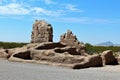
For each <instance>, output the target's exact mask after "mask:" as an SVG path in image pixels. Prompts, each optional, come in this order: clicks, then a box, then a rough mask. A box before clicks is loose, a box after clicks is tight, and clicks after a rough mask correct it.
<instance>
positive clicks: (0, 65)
mask: <svg viewBox="0 0 120 80" xmlns="http://www.w3.org/2000/svg"><path fill="white" fill-rule="evenodd" d="M0 80H120V66H107V67H103V68H88V69H82V70H73V69H68V68H63V67H55V66H50V65H41V64H30V63H18V62H9V61H7V60H2V59H0Z"/></svg>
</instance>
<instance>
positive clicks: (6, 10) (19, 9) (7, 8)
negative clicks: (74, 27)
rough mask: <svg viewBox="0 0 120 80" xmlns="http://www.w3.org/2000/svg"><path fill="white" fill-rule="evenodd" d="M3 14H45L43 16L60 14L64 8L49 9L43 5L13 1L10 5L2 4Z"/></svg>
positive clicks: (0, 11)
mask: <svg viewBox="0 0 120 80" xmlns="http://www.w3.org/2000/svg"><path fill="white" fill-rule="evenodd" d="M0 14H1V15H29V14H30V15H43V16H55V17H56V16H60V15H62V10H56V11H54V10H47V9H44V8H41V7H30V6H29V7H28V6H27V7H26V6H23V5H22V4H18V3H11V4H8V5H4V6H0Z"/></svg>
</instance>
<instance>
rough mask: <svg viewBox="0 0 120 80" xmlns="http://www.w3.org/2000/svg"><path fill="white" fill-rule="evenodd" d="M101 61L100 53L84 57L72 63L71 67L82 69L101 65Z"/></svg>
mask: <svg viewBox="0 0 120 80" xmlns="http://www.w3.org/2000/svg"><path fill="white" fill-rule="evenodd" d="M102 66H103V61H102V58H101V56H100V55H92V56H87V57H85V59H84V61H82V62H81V63H77V64H74V65H73V67H72V68H73V69H83V68H89V67H102Z"/></svg>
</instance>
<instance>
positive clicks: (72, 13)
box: [0, 0, 120, 44]
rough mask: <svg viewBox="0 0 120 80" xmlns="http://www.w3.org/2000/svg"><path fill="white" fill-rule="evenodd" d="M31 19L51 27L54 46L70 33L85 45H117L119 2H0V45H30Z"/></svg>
mask: <svg viewBox="0 0 120 80" xmlns="http://www.w3.org/2000/svg"><path fill="white" fill-rule="evenodd" d="M35 19H38V20H46V21H47V22H48V23H51V24H52V26H53V29H54V41H55V42H56V41H59V40H60V35H61V34H63V33H65V32H66V31H67V30H68V29H70V30H72V31H73V33H74V34H75V35H76V36H77V38H78V39H79V41H82V42H85V43H87V42H88V43H91V44H98V43H101V42H106V41H112V42H113V43H118V44H120V38H119V34H120V0H0V41H5V42H30V40H31V37H30V36H31V31H32V25H33V23H34V21H35Z"/></svg>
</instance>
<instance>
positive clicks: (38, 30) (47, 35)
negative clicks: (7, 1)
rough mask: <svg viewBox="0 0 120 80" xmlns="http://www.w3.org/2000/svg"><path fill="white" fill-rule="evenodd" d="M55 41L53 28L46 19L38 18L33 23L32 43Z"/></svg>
mask: <svg viewBox="0 0 120 80" xmlns="http://www.w3.org/2000/svg"><path fill="white" fill-rule="evenodd" d="M52 41H53V28H52V26H51V24H48V23H47V22H46V21H44V20H40V21H38V20H36V21H35V23H34V24H33V31H32V35H31V43H42V42H52Z"/></svg>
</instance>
